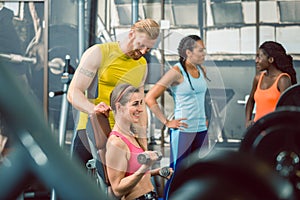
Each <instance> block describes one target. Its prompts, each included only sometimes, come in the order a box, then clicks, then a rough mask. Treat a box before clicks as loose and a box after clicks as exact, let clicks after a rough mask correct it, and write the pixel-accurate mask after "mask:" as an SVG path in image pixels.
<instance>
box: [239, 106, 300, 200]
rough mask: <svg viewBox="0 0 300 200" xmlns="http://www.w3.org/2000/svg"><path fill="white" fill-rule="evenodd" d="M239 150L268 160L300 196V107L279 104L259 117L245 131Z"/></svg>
mask: <svg viewBox="0 0 300 200" xmlns="http://www.w3.org/2000/svg"><path fill="white" fill-rule="evenodd" d="M239 150H240V152H248V153H250V154H252V155H255V156H256V157H259V158H260V159H262V160H264V161H265V162H266V163H268V164H269V165H270V166H271V167H272V169H274V170H275V171H276V172H277V173H279V174H280V175H281V176H283V177H285V178H287V179H288V180H289V181H290V182H291V183H292V184H293V186H294V189H295V192H296V195H297V196H298V197H300V161H299V158H300V108H298V107H290V106H287V107H280V108H277V110H276V111H274V112H272V113H270V114H268V115H266V116H264V117H262V118H261V119H260V120H258V121H257V122H256V123H255V124H254V125H253V126H251V127H250V128H249V129H247V130H246V133H245V137H244V139H243V140H242V142H241V145H240V149H239Z"/></svg>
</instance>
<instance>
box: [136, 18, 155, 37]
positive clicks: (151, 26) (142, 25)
mask: <svg viewBox="0 0 300 200" xmlns="http://www.w3.org/2000/svg"><path fill="white" fill-rule="evenodd" d="M131 29H132V30H136V31H138V32H141V33H146V34H147V35H148V36H149V37H150V39H152V40H155V39H156V38H158V36H159V24H158V23H157V22H156V21H154V20H153V19H143V20H139V21H137V22H136V23H135V24H134V25H133V26H132V27H131Z"/></svg>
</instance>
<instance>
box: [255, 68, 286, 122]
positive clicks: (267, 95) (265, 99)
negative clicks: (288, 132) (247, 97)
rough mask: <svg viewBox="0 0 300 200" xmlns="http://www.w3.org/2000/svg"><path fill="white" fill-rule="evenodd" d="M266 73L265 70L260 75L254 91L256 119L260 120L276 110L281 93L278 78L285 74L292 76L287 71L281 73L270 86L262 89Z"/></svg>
mask: <svg viewBox="0 0 300 200" xmlns="http://www.w3.org/2000/svg"><path fill="white" fill-rule="evenodd" d="M265 73H266V72H263V73H262V74H261V75H260V77H259V80H258V84H257V88H256V91H255V93H254V100H255V104H256V113H255V117H254V121H257V120H259V119H260V118H261V117H263V116H264V115H266V114H268V113H270V112H273V111H274V110H275V108H276V104H277V102H278V99H279V97H280V94H281V93H280V91H278V88H277V83H278V80H279V79H280V77H281V76H283V75H287V76H288V77H290V76H289V75H288V74H287V73H281V74H280V75H279V76H278V77H277V79H276V80H275V82H274V83H273V85H272V86H271V87H270V88H268V89H260V85H261V81H262V79H263V77H264V76H265Z"/></svg>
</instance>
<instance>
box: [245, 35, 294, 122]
mask: <svg viewBox="0 0 300 200" xmlns="http://www.w3.org/2000/svg"><path fill="white" fill-rule="evenodd" d="M255 63H256V68H257V71H258V73H257V75H256V76H255V77H254V79H253V85H252V89H251V92H250V96H249V99H248V101H247V104H246V112H245V114H246V127H248V126H250V125H252V124H253V123H254V122H256V121H257V120H258V119H260V118H261V117H263V116H264V115H266V114H268V113H270V112H273V111H274V110H275V107H276V104H277V101H278V99H279V97H280V95H281V93H282V92H283V91H284V90H286V89H287V88H288V87H290V86H291V85H293V84H296V83H297V79H296V71H295V69H294V67H293V58H292V57H291V56H290V55H288V54H286V50H285V49H284V47H283V46H282V45H281V44H279V43H277V42H273V41H267V42H264V43H263V44H262V45H261V46H260V47H259V49H258V51H257V54H256V59H255ZM254 105H256V113H255V117H254V119H252V112H253V109H254Z"/></svg>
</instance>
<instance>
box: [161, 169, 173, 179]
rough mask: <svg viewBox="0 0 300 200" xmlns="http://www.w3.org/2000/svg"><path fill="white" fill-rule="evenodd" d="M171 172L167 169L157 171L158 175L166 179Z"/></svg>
mask: <svg viewBox="0 0 300 200" xmlns="http://www.w3.org/2000/svg"><path fill="white" fill-rule="evenodd" d="M170 173H171V171H170V168H169V167H163V168H161V169H160V170H159V175H160V176H162V177H168V176H169V175H170Z"/></svg>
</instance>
